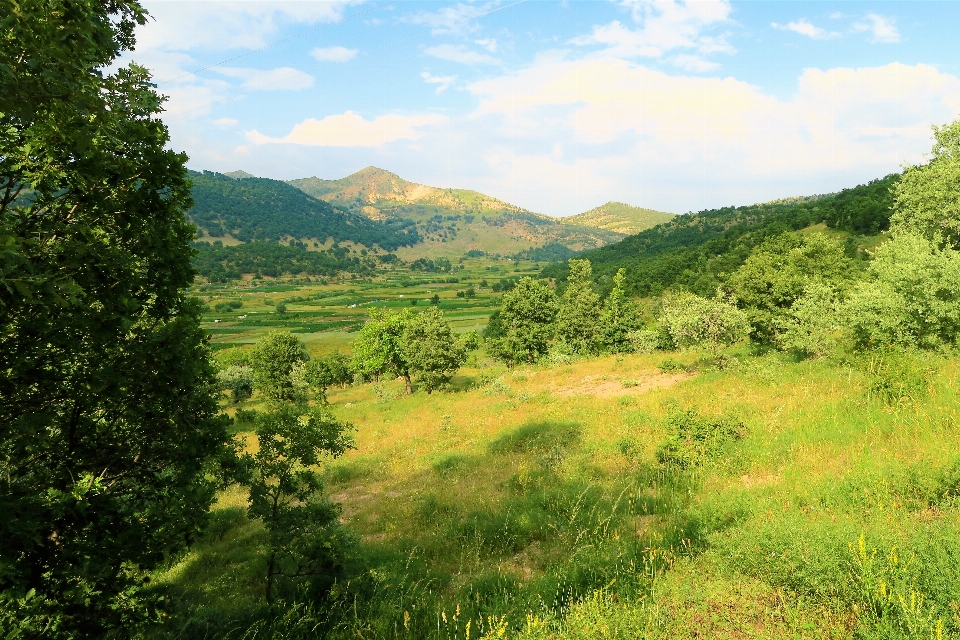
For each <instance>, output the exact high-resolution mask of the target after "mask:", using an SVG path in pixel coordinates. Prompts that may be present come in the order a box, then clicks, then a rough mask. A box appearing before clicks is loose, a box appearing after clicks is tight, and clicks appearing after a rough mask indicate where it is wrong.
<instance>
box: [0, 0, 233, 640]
mask: <svg viewBox="0 0 960 640" xmlns="http://www.w3.org/2000/svg"><path fill="white" fill-rule="evenodd" d="M146 19H147V15H146V13H145V12H144V11H143V9H142V7H141V6H140V5H139V4H137V3H136V2H133V1H128V0H112V1H109V2H94V1H93V0H77V1H73V2H69V3H67V2H62V1H58V0H50V1H49V2H44V3H16V2H12V1H10V0H2V2H0V24H2V30H3V34H4V35H3V37H2V38H0V79H2V87H3V89H2V90H0V478H2V480H0V513H2V514H4V517H3V518H2V519H0V520H2V521H0V540H2V544H0V628H3V629H4V632H5V634H7V635H11V636H16V637H19V638H44V639H45V640H49V639H51V638H53V639H57V638H68V637H69V638H77V637H103V636H107V635H110V634H112V635H114V636H115V637H121V636H130V635H134V634H135V633H136V631H135V628H136V627H139V626H141V625H142V624H145V623H146V621H147V620H148V619H153V618H155V616H153V615H151V614H150V605H149V604H148V603H147V602H146V601H145V600H144V599H143V598H142V596H141V594H140V588H141V586H142V585H143V583H144V582H145V579H146V576H147V572H148V571H150V570H151V569H153V568H155V567H157V566H159V565H160V563H161V562H163V561H164V560H165V559H167V558H169V557H171V556H173V555H175V554H177V553H179V552H180V551H181V550H182V549H183V548H184V546H185V545H186V544H187V543H188V542H189V541H190V540H192V539H193V538H194V537H195V535H196V533H197V531H198V530H199V529H200V528H201V527H202V526H203V525H204V523H205V521H206V516H207V511H208V508H209V505H210V504H211V501H212V500H213V497H214V492H215V489H216V483H215V482H214V480H213V476H212V475H211V474H210V471H211V465H212V463H213V461H214V460H215V458H216V457H217V456H219V455H221V454H222V453H225V443H226V441H227V434H226V419H225V418H223V417H218V415H217V413H218V409H217V404H216V399H215V397H214V394H215V391H216V388H217V386H216V382H215V377H214V376H215V372H214V367H213V366H212V363H211V360H210V356H209V351H208V348H207V345H206V340H207V339H206V336H205V334H204V332H203V331H202V330H201V328H200V312H201V305H200V304H199V303H198V302H197V301H195V300H194V299H191V298H189V297H188V296H187V295H186V293H185V288H186V287H187V286H188V285H189V284H190V283H191V281H192V279H193V272H192V270H191V267H190V255H191V249H190V247H189V242H190V240H191V239H192V238H193V235H194V229H193V228H192V226H191V225H189V224H187V223H186V222H185V221H184V212H185V211H186V210H187V209H188V208H189V205H190V185H189V182H188V179H187V173H186V170H185V168H184V162H185V161H186V156H185V155H183V154H181V153H177V152H174V151H172V150H169V149H168V148H167V145H168V142H169V136H168V133H167V129H166V127H165V126H164V125H163V123H162V122H161V120H160V119H159V118H158V117H157V114H158V113H159V112H160V106H161V103H162V98H161V97H160V96H158V95H157V94H156V93H155V92H154V90H153V88H152V86H151V85H150V83H149V81H150V79H149V75H148V73H147V71H146V70H145V69H144V68H142V67H138V66H136V65H129V66H126V67H122V66H119V65H117V66H114V64H115V62H116V60H117V57H118V56H119V55H120V54H121V52H123V51H124V50H129V49H131V48H132V47H133V44H134V38H133V30H134V28H135V26H136V25H138V24H144V23H145V22H146Z"/></svg>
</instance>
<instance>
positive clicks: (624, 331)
mask: <svg viewBox="0 0 960 640" xmlns="http://www.w3.org/2000/svg"><path fill="white" fill-rule="evenodd" d="M625 280H626V270H625V269H620V270H618V271H617V273H616V275H614V276H613V289H612V290H611V291H610V295H608V296H607V299H606V300H604V303H603V312H602V313H601V315H600V339H601V340H602V342H603V346H604V347H605V348H606V349H608V350H610V351H612V352H613V353H623V352H630V351H634V350H635V349H636V345H635V340H634V339H633V338H634V337H635V332H637V331H638V330H639V329H640V327H641V326H642V322H641V318H640V310H639V309H638V308H637V305H636V304H634V303H633V301H632V300H630V298H628V297H627V294H626V291H625V290H624V281H625Z"/></svg>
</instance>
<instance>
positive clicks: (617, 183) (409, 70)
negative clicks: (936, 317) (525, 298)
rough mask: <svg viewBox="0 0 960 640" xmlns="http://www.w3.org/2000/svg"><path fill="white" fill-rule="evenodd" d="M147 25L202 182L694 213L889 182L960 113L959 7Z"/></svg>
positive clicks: (220, 11)
mask: <svg viewBox="0 0 960 640" xmlns="http://www.w3.org/2000/svg"><path fill="white" fill-rule="evenodd" d="M146 6H147V8H148V10H149V11H150V12H151V14H152V16H153V20H152V21H151V23H150V24H149V25H147V26H145V27H143V28H142V29H141V30H140V31H139V33H138V38H139V42H138V47H137V49H136V51H135V52H133V53H132V54H131V55H129V56H128V58H130V59H133V60H135V61H137V62H139V63H141V64H144V65H146V66H148V67H150V68H151V69H152V70H153V72H154V77H155V79H156V81H157V83H158V86H159V89H160V90H161V91H162V92H163V93H165V94H167V95H168V96H169V100H168V102H167V105H166V109H167V111H166V113H165V115H164V120H165V121H166V122H167V124H168V125H169V127H170V131H171V136H172V146H173V147H174V148H176V149H182V150H184V151H186V152H187V153H188V154H189V156H190V158H191V159H190V163H189V165H190V167H191V168H194V169H212V170H216V171H231V170H234V169H241V168H242V169H244V170H246V171H249V172H251V173H253V174H255V175H260V176H265V177H271V178H280V179H289V178H299V177H308V176H319V177H322V178H328V179H333V178H340V177H343V176H345V175H348V174H350V173H352V172H354V171H357V170H359V169H361V168H363V167H365V166H368V165H375V166H379V167H382V168H384V169H388V170H390V171H393V172H395V173H397V174H399V175H401V176H402V177H404V178H406V179H408V180H413V181H416V182H421V183H424V184H428V185H431V186H438V187H462V188H470V189H476V190H478V191H482V192H484V193H487V194H490V195H493V196H495V197H498V198H500V199H503V200H506V201H508V202H512V203H514V204H517V205H520V206H523V207H526V208H528V209H530V210H533V211H538V212H542V213H547V214H550V215H570V214H575V213H579V212H581V211H585V210H587V209H590V208H592V207H595V206H597V205H599V204H602V203H604V202H606V201H609V200H618V201H622V202H627V203H630V204H634V205H638V206H645V207H651V208H655V209H662V210H666V211H672V212H675V213H683V212H686V211H693V210H699V209H703V208H708V207H718V206H725V205H737V204H748V203H753V202H762V201H768V200H772V199H775V198H780V197H786V196H792V195H806V194H812V193H825V192H830V191H834V190H837V189H840V188H843V187H847V186H853V185H855V184H858V183H861V182H864V181H867V180H870V179H873V178H877V177H881V176H883V175H885V174H887V173H890V172H893V171H896V170H898V168H899V167H900V166H902V165H903V164H904V163H908V162H909V163H913V162H920V161H922V160H923V158H924V154H925V153H926V152H927V151H928V150H929V148H930V141H931V138H930V126H931V125H933V124H944V123H946V122H949V121H952V120H954V119H955V118H957V117H958V115H960V47H958V42H957V39H956V34H955V31H956V25H957V24H960V3H957V2H903V3H900V2H761V1H754V2H727V1H724V0H709V1H702V2H682V1H679V0H677V1H674V0H622V1H613V2H608V1H601V0H592V1H586V0H579V1H578V0H567V1H565V2H551V1H546V0H526V1H524V2H519V3H513V2H511V1H510V0H505V1H503V2H357V1H345V2H340V1H336V2H333V1H329V2H328V1H323V2H319V1H315V2H279V1H274V2H257V1H252V0H251V1H240V2H229V3H228V2H213V1H209V2H208V1H199V0H198V1H192V2H180V1H175V0H152V1H147V2H146ZM201 69H202V70H201Z"/></svg>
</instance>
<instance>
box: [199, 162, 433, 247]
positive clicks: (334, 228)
mask: <svg viewBox="0 0 960 640" xmlns="http://www.w3.org/2000/svg"><path fill="white" fill-rule="evenodd" d="M190 178H191V180H192V181H193V201H194V206H193V208H192V209H190V211H189V213H188V216H189V218H190V219H191V221H192V222H193V223H194V224H195V225H197V226H198V227H201V228H202V229H204V230H205V231H206V232H207V233H208V234H209V235H211V236H213V237H215V238H219V237H223V236H225V235H227V234H230V235H232V236H234V237H235V238H237V239H238V240H241V241H243V242H251V241H255V240H263V241H269V240H272V241H277V240H281V239H283V238H284V237H287V236H293V237H295V238H317V239H318V240H320V241H326V239H327V238H333V240H334V241H336V242H341V241H344V240H350V241H352V242H356V243H358V244H362V245H365V246H367V247H372V246H373V245H375V244H376V245H379V246H380V247H381V248H383V249H386V250H388V251H392V250H394V249H396V248H397V247H402V246H410V245H414V244H416V243H418V242H420V234H419V233H418V232H417V227H416V224H415V223H414V222H412V221H410V220H401V219H397V218H389V219H387V220H386V221H384V222H377V221H374V220H370V219H369V218H367V217H366V216H363V215H361V214H358V213H352V212H349V211H344V210H342V209H338V208H335V207H333V206H331V205H330V204H329V203H327V202H324V201H323V200H318V199H317V198H314V197H312V196H309V195H307V194H306V193H304V192H303V191H300V190H299V189H297V188H296V187H293V186H291V185H289V184H286V183H285V182H281V181H279V180H269V179H267V178H243V179H239V180H237V179H234V178H231V177H229V176H225V175H223V174H220V173H214V172H212V171H204V172H203V173H198V172H195V171H191V172H190Z"/></svg>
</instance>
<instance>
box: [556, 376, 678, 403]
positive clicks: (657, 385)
mask: <svg viewBox="0 0 960 640" xmlns="http://www.w3.org/2000/svg"><path fill="white" fill-rule="evenodd" d="M604 377H606V378H607V379H606V380H604ZM691 377H693V374H689V373H649V374H643V375H641V376H640V377H638V378H624V379H622V380H621V379H612V378H611V377H610V376H586V377H584V378H583V379H582V380H580V382H579V383H578V384H575V385H569V386H554V387H551V389H550V393H551V394H552V395H554V396H556V397H558V398H569V397H571V396H596V397H598V398H615V397H619V396H637V395H641V394H643V393H646V392H647V391H651V390H653V389H662V388H664V387H672V386H673V385H675V384H677V383H678V382H681V381H683V380H687V379H689V378H691Z"/></svg>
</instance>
